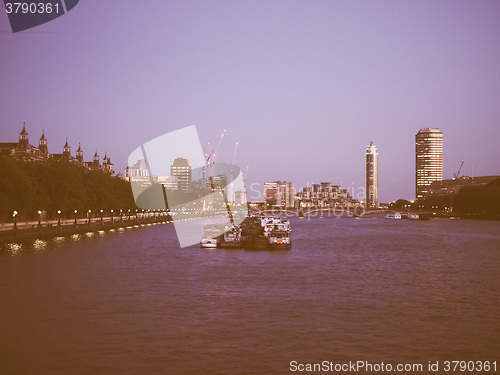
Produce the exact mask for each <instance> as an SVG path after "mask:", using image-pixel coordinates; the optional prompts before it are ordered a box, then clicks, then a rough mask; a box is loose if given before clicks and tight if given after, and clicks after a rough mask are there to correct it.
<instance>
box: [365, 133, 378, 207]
mask: <svg viewBox="0 0 500 375" xmlns="http://www.w3.org/2000/svg"><path fill="white" fill-rule="evenodd" d="M378 206H379V201H378V151H377V146H375V143H373V142H372V141H371V142H370V145H369V146H368V147H367V149H366V208H367V209H369V208H378Z"/></svg>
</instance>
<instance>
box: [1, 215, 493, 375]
mask: <svg viewBox="0 0 500 375" xmlns="http://www.w3.org/2000/svg"><path fill="white" fill-rule="evenodd" d="M291 222H292V230H293V232H292V240H293V247H292V249H291V250H274V251H262V250H260V251H247V250H242V249H237V250H235V249H228V250H224V249H213V250H207V249H200V248H199V247H197V246H192V247H188V248H184V249H180V248H179V247H178V242H177V239H176V237H175V231H174V227H173V225H171V224H167V225H154V226H148V227H143V228H135V229H128V230H125V231H123V232H118V231H115V232H113V233H110V232H106V233H103V234H98V233H97V234H95V235H94V236H93V237H86V236H83V237H81V238H66V239H59V240H58V241H48V242H47V243H43V242H41V243H37V244H36V245H34V246H33V245H32V246H29V245H26V244H24V245H23V246H22V247H21V248H16V247H12V246H11V247H9V248H3V249H2V250H0V374H6V375H7V374H23V375H24V374H27V375H31V374H40V375H45V374H50V375H53V374H64V375H70V374H85V375H88V374H92V375H94V374H134V375H135V374H141V375H142V374H168V375H170V374H206V375H211V374H214V375H215V374H231V375H233V374H256V375H257V374H259V375H264V374H269V375H279V374H292V373H298V371H296V372H292V371H291V366H290V362H291V361H296V362H297V363H302V364H306V363H319V362H321V361H331V362H334V363H346V362H349V361H371V362H373V363H380V362H381V361H383V362H385V363H392V364H398V363H402V364H406V363H422V364H425V365H426V366H427V364H428V362H429V361H432V362H435V361H441V364H440V366H442V361H445V360H480V361H486V360H489V361H495V360H496V361H497V371H498V372H500V368H498V367H500V355H499V353H500V271H499V270H500V223H499V222H487V221H469V220H449V219H435V220H430V221H423V222H420V221H407V220H385V219H353V218H333V217H332V218H322V219H321V218H313V219H307V218H306V219H299V218H294V219H291ZM307 373H312V372H307ZM316 373H320V372H316ZM332 373H333V372H332ZM360 373H363V371H360ZM422 373H427V372H426V371H425V368H424V372H422ZM456 373H458V372H456ZM470 373H472V372H470ZM467 374H468V373H467Z"/></svg>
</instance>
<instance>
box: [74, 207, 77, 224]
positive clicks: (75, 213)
mask: <svg viewBox="0 0 500 375" xmlns="http://www.w3.org/2000/svg"><path fill="white" fill-rule="evenodd" d="M74 212H75V225H78V223H77V221H76V214H77V213H78V210H75V211H74Z"/></svg>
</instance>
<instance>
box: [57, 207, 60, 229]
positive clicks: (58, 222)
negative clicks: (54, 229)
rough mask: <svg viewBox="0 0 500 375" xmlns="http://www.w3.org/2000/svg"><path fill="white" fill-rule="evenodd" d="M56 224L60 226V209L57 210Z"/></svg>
mask: <svg viewBox="0 0 500 375" xmlns="http://www.w3.org/2000/svg"><path fill="white" fill-rule="evenodd" d="M57 215H58V217H57V226H58V227H61V210H57Z"/></svg>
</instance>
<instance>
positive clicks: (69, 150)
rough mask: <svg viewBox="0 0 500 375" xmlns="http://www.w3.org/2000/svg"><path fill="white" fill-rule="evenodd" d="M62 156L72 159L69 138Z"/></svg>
mask: <svg viewBox="0 0 500 375" xmlns="http://www.w3.org/2000/svg"><path fill="white" fill-rule="evenodd" d="M62 158H63V159H70V158H71V147H69V145H68V138H66V144H65V145H64V147H63V153H62Z"/></svg>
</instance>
